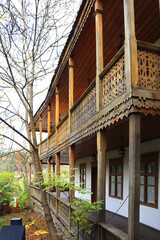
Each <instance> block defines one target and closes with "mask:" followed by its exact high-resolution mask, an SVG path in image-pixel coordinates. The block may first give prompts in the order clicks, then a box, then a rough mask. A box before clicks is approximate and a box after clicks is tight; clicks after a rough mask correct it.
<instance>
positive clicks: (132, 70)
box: [124, 0, 138, 92]
mask: <svg viewBox="0 0 160 240" xmlns="http://www.w3.org/2000/svg"><path fill="white" fill-rule="evenodd" d="M124 28H125V76H126V84H127V91H128V92H132V87H135V88H136V87H137V82H138V60H137V41H136V37H135V19H134V0H124Z"/></svg>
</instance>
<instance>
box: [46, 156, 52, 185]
mask: <svg viewBox="0 0 160 240" xmlns="http://www.w3.org/2000/svg"><path fill="white" fill-rule="evenodd" d="M47 163H48V175H49V176H48V177H49V186H51V161H50V160H48V161H47Z"/></svg>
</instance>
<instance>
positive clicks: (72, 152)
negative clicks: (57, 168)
mask: <svg viewBox="0 0 160 240" xmlns="http://www.w3.org/2000/svg"><path fill="white" fill-rule="evenodd" d="M74 160H75V145H72V146H70V147H69V168H70V174H71V176H70V183H73V185H74V175H75V170H74ZM70 196H71V199H73V198H74V190H73V189H72V190H71V191H70Z"/></svg>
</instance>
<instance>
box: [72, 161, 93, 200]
mask: <svg viewBox="0 0 160 240" xmlns="http://www.w3.org/2000/svg"><path fill="white" fill-rule="evenodd" d="M84 163H86V188H90V189H91V157H86V158H80V159H76V162H75V168H77V169H76V170H75V175H76V177H75V181H76V185H78V186H80V177H79V175H80V171H79V169H80V164H84ZM75 197H77V198H83V199H87V200H91V194H89V193H88V194H85V195H84V194H80V193H78V192H75Z"/></svg>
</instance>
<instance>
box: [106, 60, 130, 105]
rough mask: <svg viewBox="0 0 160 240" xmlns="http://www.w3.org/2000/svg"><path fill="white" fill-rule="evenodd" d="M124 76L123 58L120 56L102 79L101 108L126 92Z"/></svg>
mask: <svg viewBox="0 0 160 240" xmlns="http://www.w3.org/2000/svg"><path fill="white" fill-rule="evenodd" d="M124 76H125V75H124V56H122V57H121V58H120V59H119V60H118V62H117V63H116V64H115V65H114V66H112V68H111V69H110V70H109V71H108V72H107V74H106V75H105V76H104V77H103V79H102V89H103V90H102V93H103V107H106V106H107V105H109V104H110V103H111V102H112V101H114V100H115V99H116V98H118V97H119V96H120V95H122V94H123V93H124V92H125V91H126V82H125V77H124Z"/></svg>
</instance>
